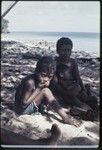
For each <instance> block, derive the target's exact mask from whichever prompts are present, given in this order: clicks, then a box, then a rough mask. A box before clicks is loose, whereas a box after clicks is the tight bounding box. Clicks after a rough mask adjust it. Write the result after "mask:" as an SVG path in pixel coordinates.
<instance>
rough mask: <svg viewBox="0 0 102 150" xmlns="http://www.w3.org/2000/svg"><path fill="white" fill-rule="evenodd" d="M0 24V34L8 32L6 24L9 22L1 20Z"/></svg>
mask: <svg viewBox="0 0 102 150" xmlns="http://www.w3.org/2000/svg"><path fill="white" fill-rule="evenodd" d="M1 23H2V26H1V32H2V33H7V32H8V23H9V21H8V20H6V19H4V18H3V19H2V22H1Z"/></svg>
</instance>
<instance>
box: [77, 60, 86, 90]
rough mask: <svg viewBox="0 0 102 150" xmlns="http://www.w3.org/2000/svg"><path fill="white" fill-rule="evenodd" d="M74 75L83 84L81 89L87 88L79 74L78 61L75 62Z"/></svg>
mask: <svg viewBox="0 0 102 150" xmlns="http://www.w3.org/2000/svg"><path fill="white" fill-rule="evenodd" d="M74 76H75V80H76V81H77V83H79V85H80V86H81V91H83V90H85V87H84V85H83V82H82V79H81V77H80V74H79V69H78V65H77V62H76V61H75V62H74Z"/></svg>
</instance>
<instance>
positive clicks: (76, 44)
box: [7, 31, 100, 57]
mask: <svg viewBox="0 0 102 150" xmlns="http://www.w3.org/2000/svg"><path fill="white" fill-rule="evenodd" d="M61 37H69V38H71V39H72V41H73V50H75V51H85V52H87V53H89V54H90V55H92V56H95V57H100V34H99V33H90V32H28V31H26V32H10V33H8V34H7V38H8V39H13V40H24V41H26V40H46V41H48V42H55V43H56V42H57V40H58V39H59V38H61Z"/></svg>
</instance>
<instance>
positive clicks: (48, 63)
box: [35, 56, 56, 74]
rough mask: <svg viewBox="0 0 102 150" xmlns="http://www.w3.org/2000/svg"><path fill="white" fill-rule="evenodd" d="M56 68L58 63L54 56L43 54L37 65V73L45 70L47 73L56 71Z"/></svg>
mask: <svg viewBox="0 0 102 150" xmlns="http://www.w3.org/2000/svg"><path fill="white" fill-rule="evenodd" d="M55 70H56V63H55V60H54V58H53V57H51V56H43V57H42V58H40V59H39V61H38V62H37V65H36V69H35V73H36V74H39V73H41V72H45V73H47V74H51V73H54V72H55Z"/></svg>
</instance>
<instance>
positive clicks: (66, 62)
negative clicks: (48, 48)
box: [50, 37, 97, 110]
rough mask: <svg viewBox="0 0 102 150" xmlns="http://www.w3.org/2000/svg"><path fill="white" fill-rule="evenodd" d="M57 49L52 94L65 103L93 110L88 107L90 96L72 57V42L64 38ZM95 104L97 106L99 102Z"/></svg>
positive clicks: (58, 42)
mask: <svg viewBox="0 0 102 150" xmlns="http://www.w3.org/2000/svg"><path fill="white" fill-rule="evenodd" d="M56 48H57V53H58V55H59V57H57V60H56V64H57V67H56V76H55V77H54V78H53V80H52V81H51V86H50V87H51V89H52V92H54V93H56V95H59V96H61V97H62V98H63V100H64V103H67V104H69V105H71V106H77V107H80V108H83V109H86V110H91V108H90V107H89V106H88V105H87V104H89V101H88V95H87V93H86V89H85V87H84V85H83V82H82V80H81V78H80V75H79V70H78V66H77V63H76V61H75V60H74V59H73V58H71V57H70V56H71V52H72V48H73V43H72V41H71V40H70V39H69V38H65V37H63V38H61V39H59V40H58V41H57V46H56ZM52 87H53V88H52ZM79 99H80V100H79ZM85 103H86V104H85ZM94 104H97V100H95V103H94ZM94 104H93V105H94Z"/></svg>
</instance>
